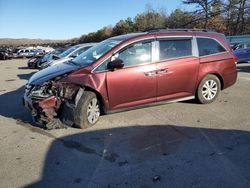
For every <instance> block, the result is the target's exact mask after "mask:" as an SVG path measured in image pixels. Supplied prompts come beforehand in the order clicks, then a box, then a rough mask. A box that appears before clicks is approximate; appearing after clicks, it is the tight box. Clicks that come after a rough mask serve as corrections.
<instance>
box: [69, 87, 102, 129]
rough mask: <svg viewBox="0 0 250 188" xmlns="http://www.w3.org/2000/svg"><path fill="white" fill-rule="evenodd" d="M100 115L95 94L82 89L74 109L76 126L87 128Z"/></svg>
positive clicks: (94, 122)
mask: <svg viewBox="0 0 250 188" xmlns="http://www.w3.org/2000/svg"><path fill="white" fill-rule="evenodd" d="M99 117H100V103H99V101H98V99H97V97H96V94H95V93H93V92H90V91H84V92H83V94H82V96H81V98H80V100H79V101H78V104H77V106H76V109H75V114H74V121H75V126H76V127H78V128H82V129H85V128H88V127H91V126H93V125H94V124H96V122H97V121H98V119H99Z"/></svg>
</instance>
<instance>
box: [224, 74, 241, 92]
mask: <svg viewBox="0 0 250 188" xmlns="http://www.w3.org/2000/svg"><path fill="white" fill-rule="evenodd" d="M237 77H238V72H237V70H235V71H234V72H231V73H227V74H225V75H224V87H223V89H226V88H228V87H230V86H232V85H234V84H235V83H236V81H237Z"/></svg>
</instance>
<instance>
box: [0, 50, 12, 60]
mask: <svg viewBox="0 0 250 188" xmlns="http://www.w3.org/2000/svg"><path fill="white" fill-rule="evenodd" d="M11 58H13V52H12V50H10V49H8V48H1V49H0V59H1V60H6V59H11Z"/></svg>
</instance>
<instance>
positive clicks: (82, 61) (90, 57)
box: [73, 39, 121, 65]
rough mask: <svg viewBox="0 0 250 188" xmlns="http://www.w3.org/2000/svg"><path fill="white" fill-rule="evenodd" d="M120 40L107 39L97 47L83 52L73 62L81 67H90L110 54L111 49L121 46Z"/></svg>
mask: <svg viewBox="0 0 250 188" xmlns="http://www.w3.org/2000/svg"><path fill="white" fill-rule="evenodd" d="M120 42H121V41H120V40H114V39H107V40H104V41H102V42H101V43H99V44H97V45H96V46H94V47H92V48H90V49H88V50H87V51H85V52H83V53H82V54H81V55H79V56H78V57H76V58H75V59H74V60H73V61H74V63H76V64H79V65H90V64H93V63H94V62H95V61H96V60H97V59H99V58H100V57H101V56H102V55H103V54H105V53H106V52H108V51H109V50H110V49H111V48H113V47H114V46H116V45H117V44H119V43H120Z"/></svg>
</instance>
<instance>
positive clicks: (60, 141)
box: [0, 59, 250, 188]
mask: <svg viewBox="0 0 250 188" xmlns="http://www.w3.org/2000/svg"><path fill="white" fill-rule="evenodd" d="M26 61H27V60H22V59H18V60H8V61H0V70H1V76H0V86H1V87H0V187H3V188H7V187H107V188H109V187H142V188H147V187H171V188H172V187H202V188H205V187H227V188H231V187H232V188H235V187H237V188H240V187H250V155H249V154H250V132H249V131H250V115H249V112H250V63H248V64H247V63H243V64H239V65H238V70H239V74H238V81H237V83H236V84H235V85H234V86H233V87H231V88H229V89H226V90H224V91H222V92H221V94H220V96H219V98H218V99H217V101H215V102H214V103H212V104H209V105H200V104H196V103H195V102H194V101H188V102H180V103H173V104H167V105H161V106H155V107H150V108H144V109H139V110H133V111H128V112H123V113H117V114H112V115H107V116H102V117H101V120H100V121H99V122H98V123H97V125H95V126H94V127H91V128H89V129H87V130H80V129H75V128H68V129H58V130H51V131H46V130H43V129H41V128H37V127H35V126H34V125H32V123H31V117H30V112H29V111H27V110H26V109H24V107H22V105H21V97H22V95H23V92H24V89H23V86H24V84H25V83H26V82H27V79H28V78H29V77H30V76H31V75H32V73H34V72H35V70H32V69H28V68H26Z"/></svg>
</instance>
